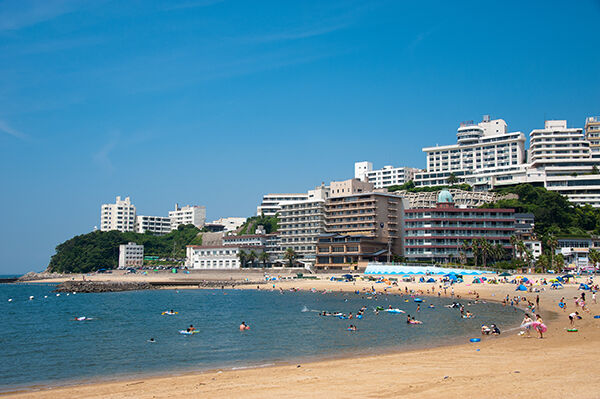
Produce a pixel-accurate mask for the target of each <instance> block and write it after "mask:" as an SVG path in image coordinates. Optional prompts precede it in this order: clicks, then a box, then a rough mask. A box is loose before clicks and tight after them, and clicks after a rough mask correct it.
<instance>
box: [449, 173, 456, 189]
mask: <svg viewBox="0 0 600 399" xmlns="http://www.w3.org/2000/svg"><path fill="white" fill-rule="evenodd" d="M456 183H458V178H457V177H456V175H455V174H454V173H450V176H448V184H449V185H450V186H454V185H455V184H456Z"/></svg>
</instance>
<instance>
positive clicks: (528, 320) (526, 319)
mask: <svg viewBox="0 0 600 399" xmlns="http://www.w3.org/2000/svg"><path fill="white" fill-rule="evenodd" d="M531 323H533V320H531V317H530V316H529V314H527V313H525V317H524V318H523V321H522V322H521V326H522V327H523V328H525V331H524V333H526V334H527V336H528V337H531Z"/></svg>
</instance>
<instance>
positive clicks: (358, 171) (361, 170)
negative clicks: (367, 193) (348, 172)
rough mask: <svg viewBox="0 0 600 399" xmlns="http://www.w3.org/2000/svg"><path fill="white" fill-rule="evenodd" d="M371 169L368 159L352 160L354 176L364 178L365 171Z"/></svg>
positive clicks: (359, 178)
mask: <svg viewBox="0 0 600 399" xmlns="http://www.w3.org/2000/svg"><path fill="white" fill-rule="evenodd" d="M371 171H373V164H372V163H371V162H369V161H362V162H354V178H355V179H358V180H365V178H366V177H367V173H369V172H371Z"/></svg>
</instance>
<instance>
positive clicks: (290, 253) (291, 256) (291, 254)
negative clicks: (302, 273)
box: [283, 248, 298, 267]
mask: <svg viewBox="0 0 600 399" xmlns="http://www.w3.org/2000/svg"><path fill="white" fill-rule="evenodd" d="M283 257H284V258H285V259H287V260H288V262H290V267H294V260H295V259H296V258H297V257H298V254H296V251H294V250H293V249H292V248H288V249H286V250H285V253H284V254H283Z"/></svg>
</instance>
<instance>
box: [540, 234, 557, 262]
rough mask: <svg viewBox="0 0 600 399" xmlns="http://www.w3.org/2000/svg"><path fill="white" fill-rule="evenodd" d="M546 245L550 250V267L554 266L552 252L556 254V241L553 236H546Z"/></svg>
mask: <svg viewBox="0 0 600 399" xmlns="http://www.w3.org/2000/svg"><path fill="white" fill-rule="evenodd" d="M546 243H547V245H548V248H549V249H550V265H553V264H554V252H556V248H558V241H557V240H556V237H554V236H553V235H550V236H548V239H547V240H546ZM542 271H545V270H544V269H543V270H542Z"/></svg>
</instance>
